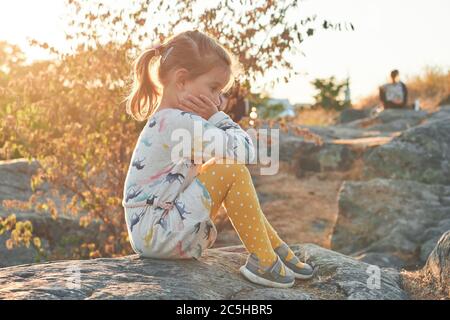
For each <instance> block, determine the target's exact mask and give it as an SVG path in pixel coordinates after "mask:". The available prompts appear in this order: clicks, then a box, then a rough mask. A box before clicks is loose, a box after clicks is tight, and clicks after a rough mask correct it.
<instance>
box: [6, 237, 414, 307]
mask: <svg viewBox="0 0 450 320" xmlns="http://www.w3.org/2000/svg"><path fill="white" fill-rule="evenodd" d="M292 248H293V250H294V251H295V253H296V254H297V255H298V256H300V257H301V258H302V259H305V260H306V261H308V262H309V263H311V264H313V265H315V267H316V275H315V277H314V278H313V279H311V280H307V281H305V280H303V281H302V280H297V282H296V284H295V285H294V287H292V288H289V289H276V288H268V287H264V286H260V285H255V284H253V283H251V282H249V281H247V280H246V279H245V278H244V277H243V276H242V275H241V274H240V272H239V267H240V266H241V265H243V264H244V263H245V259H246V257H247V256H248V253H247V252H246V250H245V248H244V247H243V246H233V247H224V248H219V249H208V250H205V252H204V254H203V255H202V256H201V257H200V258H199V259H198V260H194V259H193V260H159V259H146V258H139V257H138V256H137V255H131V256H125V257H121V258H100V259H94V260H69V261H59V262H48V263H43V264H28V265H20V266H13V267H8V268H2V269H0V299H174V300H177V299H191V300H196V299H214V300H216V299H233V300H245V299H257V300H266V299H276V300H310V299H376V300H380V299H392V300H397V299H408V294H407V293H406V292H405V291H404V290H403V289H402V279H401V276H400V274H399V273H398V272H397V271H395V270H393V269H384V268H378V267H376V266H372V265H369V264H367V263H364V262H360V261H357V260H355V259H352V258H350V257H347V256H344V255H342V254H339V253H336V252H333V251H330V250H327V249H323V248H321V247H319V246H317V245H313V244H305V245H293V246H292Z"/></svg>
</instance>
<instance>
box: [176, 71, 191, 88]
mask: <svg viewBox="0 0 450 320" xmlns="http://www.w3.org/2000/svg"><path fill="white" fill-rule="evenodd" d="M188 74H189V72H188V70H187V69H185V68H180V69H178V70H177V71H175V85H176V87H177V89H178V90H183V89H184V86H185V85H186V80H187V76H188Z"/></svg>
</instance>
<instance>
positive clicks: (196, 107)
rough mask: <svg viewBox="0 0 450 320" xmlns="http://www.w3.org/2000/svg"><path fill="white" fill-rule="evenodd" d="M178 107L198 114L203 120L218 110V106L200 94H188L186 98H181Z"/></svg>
mask: <svg viewBox="0 0 450 320" xmlns="http://www.w3.org/2000/svg"><path fill="white" fill-rule="evenodd" d="M180 107H181V109H182V110H184V111H190V112H193V113H195V114H198V115H199V116H201V117H202V118H204V119H205V120H208V119H209V118H210V117H211V116H212V115H213V114H215V113H216V112H218V111H219V109H218V106H217V105H216V104H215V103H214V102H213V101H212V100H211V99H209V98H208V97H206V96H204V95H202V94H201V95H200V96H199V97H195V96H193V95H191V94H188V95H187V97H186V98H184V99H181V101H180Z"/></svg>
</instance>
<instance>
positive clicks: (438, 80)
mask: <svg viewBox="0 0 450 320" xmlns="http://www.w3.org/2000/svg"><path fill="white" fill-rule="evenodd" d="M404 82H405V84H406V86H407V87H408V105H412V104H413V103H414V101H415V100H416V99H419V100H420V105H421V107H422V109H425V110H428V111H435V110H436V109H437V107H438V106H439V102H440V101H442V100H443V99H445V98H447V97H449V96H450V70H445V69H444V68H440V67H432V66H427V67H425V68H424V70H423V71H422V73H421V74H419V75H414V76H409V77H407V78H406V80H404ZM380 85H381V84H380ZM377 90H378V89H375V90H374V92H373V93H371V94H369V95H368V96H367V97H364V98H362V99H360V100H359V101H357V102H356V103H355V105H354V106H353V108H354V109H363V108H371V107H374V106H376V105H378V104H379V103H380V101H379V98H378V91H377Z"/></svg>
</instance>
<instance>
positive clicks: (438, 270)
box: [423, 231, 450, 297]
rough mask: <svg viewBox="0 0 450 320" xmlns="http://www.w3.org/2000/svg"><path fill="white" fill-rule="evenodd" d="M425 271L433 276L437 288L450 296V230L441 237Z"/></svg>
mask: <svg viewBox="0 0 450 320" xmlns="http://www.w3.org/2000/svg"><path fill="white" fill-rule="evenodd" d="M423 271H424V272H425V273H427V274H428V275H430V276H431V277H432V278H433V280H434V281H435V283H436V284H437V286H436V287H437V288H439V289H441V290H442V291H443V292H445V293H446V295H447V297H450V231H447V232H446V233H444V234H443V235H442V237H441V238H440V239H439V241H438V243H437V245H436V247H435V248H434V249H433V251H432V252H431V254H430V256H429V258H428V260H427V263H426V265H425V267H424V270H423Z"/></svg>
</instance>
